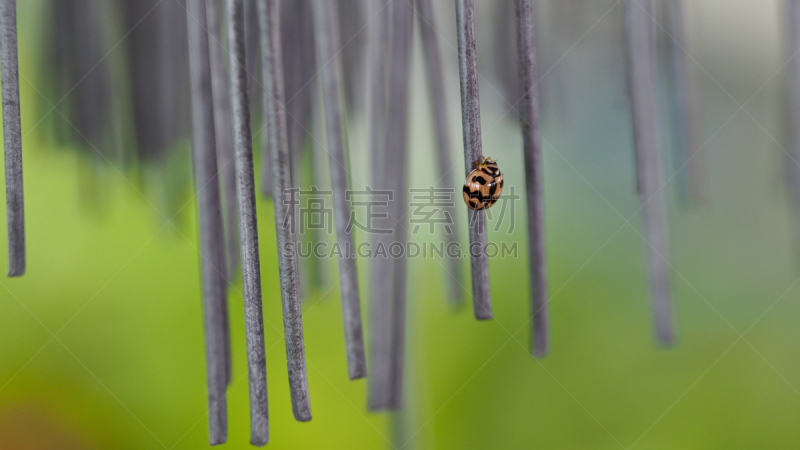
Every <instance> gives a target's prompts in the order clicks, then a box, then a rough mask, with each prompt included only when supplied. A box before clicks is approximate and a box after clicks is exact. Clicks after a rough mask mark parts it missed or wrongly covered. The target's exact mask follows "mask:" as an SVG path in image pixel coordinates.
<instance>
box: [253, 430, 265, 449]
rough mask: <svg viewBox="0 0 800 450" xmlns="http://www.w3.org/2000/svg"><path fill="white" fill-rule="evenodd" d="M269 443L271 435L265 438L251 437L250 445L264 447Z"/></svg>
mask: <svg viewBox="0 0 800 450" xmlns="http://www.w3.org/2000/svg"><path fill="white" fill-rule="evenodd" d="M268 443H269V433H267V434H266V435H265V436H251V437H250V445H253V446H255V447H263V446H265V445H267V444H268Z"/></svg>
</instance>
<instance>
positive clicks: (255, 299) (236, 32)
mask: <svg viewBox="0 0 800 450" xmlns="http://www.w3.org/2000/svg"><path fill="white" fill-rule="evenodd" d="M226 5H227V13H228V17H227V19H228V48H229V51H230V74H231V103H232V105H233V128H234V140H235V143H236V146H235V148H236V178H237V198H238V199H239V239H240V241H241V257H242V290H243V297H244V321H245V335H246V338H247V373H248V378H249V381H250V442H251V443H252V444H253V445H257V446H262V445H266V444H267V442H268V441H269V415H268V413H267V358H266V354H265V351H264V317H263V314H262V310H261V267H260V264H259V260H258V223H257V221H256V192H255V180H254V168H253V137H252V133H251V129H250V97H249V94H248V86H247V59H246V57H245V53H246V51H245V33H244V4H243V0H226Z"/></svg>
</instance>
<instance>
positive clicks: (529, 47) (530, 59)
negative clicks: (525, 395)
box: [517, 0, 550, 357]
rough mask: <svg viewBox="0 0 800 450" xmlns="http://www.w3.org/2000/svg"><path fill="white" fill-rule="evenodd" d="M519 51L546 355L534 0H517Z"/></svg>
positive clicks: (539, 345)
mask: <svg viewBox="0 0 800 450" xmlns="http://www.w3.org/2000/svg"><path fill="white" fill-rule="evenodd" d="M517 38H518V41H517V42H518V44H517V51H518V54H519V67H518V70H519V88H520V91H521V94H522V100H521V101H520V108H519V112H520V120H521V125H522V142H523V149H524V154H525V187H526V197H527V211H528V253H529V259H530V261H529V270H530V275H529V278H530V285H531V286H530V289H531V291H530V295H531V299H530V300H531V315H532V332H531V349H532V352H533V355H534V356H536V357H542V356H545V355H547V352H548V351H549V348H550V342H549V328H550V324H549V317H548V307H547V301H548V298H547V262H546V255H545V235H544V196H543V193H542V184H543V178H542V145H541V139H540V137H539V105H538V95H537V92H536V49H535V47H534V40H535V34H534V23H533V2H532V0H517Z"/></svg>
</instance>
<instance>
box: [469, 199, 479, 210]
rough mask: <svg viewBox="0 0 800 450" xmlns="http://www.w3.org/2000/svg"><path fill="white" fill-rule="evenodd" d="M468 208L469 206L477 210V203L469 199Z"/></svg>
mask: <svg viewBox="0 0 800 450" xmlns="http://www.w3.org/2000/svg"><path fill="white" fill-rule="evenodd" d="M469 206H470V207H471V208H472V209H475V208H477V207H478V202H476V201H475V200H474V199H470V201H469Z"/></svg>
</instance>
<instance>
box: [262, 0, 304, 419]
mask: <svg viewBox="0 0 800 450" xmlns="http://www.w3.org/2000/svg"><path fill="white" fill-rule="evenodd" d="M258 16H259V27H260V32H259V34H260V35H261V69H262V70H261V73H262V76H263V81H264V89H263V91H264V121H266V126H267V130H268V136H269V141H268V146H269V157H270V159H271V161H270V162H271V164H270V166H271V167H272V176H271V178H272V198H273V199H275V201H273V204H274V205H275V230H276V233H277V240H278V267H279V272H280V283H281V299H282V302H283V327H284V334H285V338H286V362H287V365H288V368H289V389H290V392H291V396H292V410H293V411H294V417H295V418H296V419H297V420H299V421H301V422H307V421H309V420H311V404H310V403H309V398H308V377H307V375H306V350H305V344H304V343H303V315H302V309H301V308H300V296H299V286H298V278H297V253H296V252H295V251H294V249H296V248H297V239H296V237H295V234H294V230H293V229H292V228H291V227H289V226H284V224H283V221H284V218H285V217H287V215H289V214H290V213H291V211H290V210H289V208H290V207H293V206H292V204H291V203H290V202H287V201H286V200H287V199H288V200H291V198H290V197H291V195H292V194H291V192H290V190H291V189H292V164H291V161H292V156H291V154H290V153H289V140H288V137H287V129H286V108H285V104H286V98H285V93H284V81H283V54H282V49H281V30H280V27H279V25H278V23H279V22H278V18H279V14H278V0H258Z"/></svg>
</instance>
